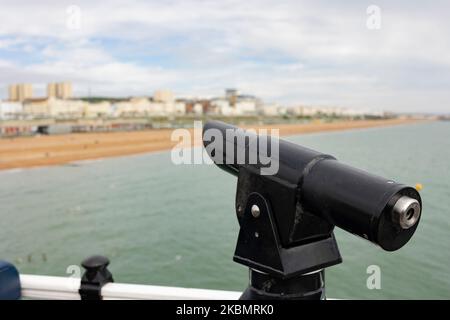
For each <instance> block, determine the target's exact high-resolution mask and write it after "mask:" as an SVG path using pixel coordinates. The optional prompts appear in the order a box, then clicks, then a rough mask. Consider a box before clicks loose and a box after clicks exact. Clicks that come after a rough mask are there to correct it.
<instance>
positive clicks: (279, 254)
mask: <svg viewBox="0 0 450 320" xmlns="http://www.w3.org/2000/svg"><path fill="white" fill-rule="evenodd" d="M262 180H264V181H262ZM274 183H275V184H278V181H273V180H272V179H271V177H269V176H262V175H259V174H256V173H254V172H252V169H251V168H242V169H241V170H240V173H239V177H238V188H237V193H236V213H237V217H238V220H239V224H240V231H239V236H238V241H237V245H236V250H235V253H234V257H233V260H234V261H236V262H238V263H240V264H243V265H246V266H248V267H249V268H251V269H253V270H257V271H259V272H262V273H266V274H270V275H272V276H275V277H277V278H282V279H286V278H293V277H296V276H299V275H302V274H306V273H309V272H313V271H316V270H320V269H323V268H325V267H329V266H332V265H335V264H338V263H341V262H342V258H341V256H340V253H339V250H338V247H337V243H336V240H335V238H334V234H333V232H332V229H331V232H329V233H328V234H327V235H324V234H318V235H317V237H314V235H311V234H310V233H309V234H308V237H305V239H303V241H302V239H300V241H299V240H298V239H297V241H296V242H295V243H293V244H291V245H289V246H283V244H282V242H281V238H280V228H279V226H278V222H279V221H277V217H278V216H279V215H287V214H288V213H289V210H291V211H292V210H293V211H294V212H295V211H296V210H298V208H296V206H297V204H296V201H295V200H293V201H289V199H290V198H291V197H290V196H289V186H287V187H286V190H284V197H285V198H284V199H283V200H284V203H282V204H281V206H280V204H279V203H278V205H277V209H279V210H280V211H282V212H274V211H273V205H272V204H273V200H275V199H272V198H273V196H274V194H272V193H271V192H270V191H271V190H270V189H271V188H270V186H271V185H274ZM277 189H279V186H277ZM296 192H297V190H294V193H296ZM275 196H276V195H275ZM293 199H295V194H294V197H293ZM303 218H304V219H306V218H307V216H304V217H303ZM300 220H301V219H300ZM300 223H302V222H300ZM305 223H307V221H305Z"/></svg>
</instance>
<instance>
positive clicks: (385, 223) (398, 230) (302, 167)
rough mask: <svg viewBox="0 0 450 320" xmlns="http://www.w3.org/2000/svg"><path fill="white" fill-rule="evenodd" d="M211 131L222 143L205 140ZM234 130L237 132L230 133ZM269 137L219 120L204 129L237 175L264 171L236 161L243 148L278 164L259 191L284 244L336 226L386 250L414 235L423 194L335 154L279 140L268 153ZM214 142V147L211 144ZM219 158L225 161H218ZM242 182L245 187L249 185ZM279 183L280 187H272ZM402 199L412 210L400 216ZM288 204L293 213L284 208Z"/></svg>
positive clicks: (258, 165) (215, 153)
mask: <svg viewBox="0 0 450 320" xmlns="http://www.w3.org/2000/svg"><path fill="white" fill-rule="evenodd" d="M209 129H214V130H216V132H220V133H221V134H222V138H223V140H222V142H221V143H220V142H219V141H215V142H214V140H213V139H210V141H207V140H208V139H209V135H205V132H207V131H208V130H209ZM214 130H213V131H214ZM227 131H228V135H227ZM232 132H234V134H230V133H232ZM213 133H214V132H213ZM219 137H220V136H219ZM267 138H268V139H267V141H268V142H267V143H262V144H260V143H252V141H253V142H255V141H258V142H259V141H260V139H261V136H256V135H255V134H250V133H248V132H246V131H244V130H242V129H238V128H237V127H234V126H231V125H229V124H226V123H223V122H219V121H211V122H208V123H206V124H205V126H204V144H205V148H206V149H207V151H208V152H209V154H210V156H211V158H212V159H213V160H214V161H215V162H216V164H218V165H219V166H220V167H222V168H223V169H225V170H227V171H228V172H231V173H233V174H234V175H237V176H239V175H240V174H241V171H243V169H244V171H249V172H252V173H255V172H258V171H259V172H260V169H261V168H262V167H264V165H263V164H261V163H260V161H258V162H257V163H237V162H238V161H237V160H238V159H237V156H236V155H237V154H238V153H239V152H243V151H244V150H245V152H246V153H247V155H248V154H249V153H252V152H253V153H257V154H258V155H261V154H262V153H265V154H266V155H267V156H268V158H269V159H270V160H271V161H272V165H273V163H275V162H276V161H277V162H278V171H277V172H276V173H275V174H273V175H266V176H264V175H261V173H257V174H258V175H259V176H260V177H261V179H259V180H260V181H259V186H257V187H258V189H263V190H262V193H265V196H266V197H267V198H269V199H270V202H271V203H270V205H271V206H272V209H273V211H274V212H275V213H276V214H275V219H276V224H277V229H278V230H277V231H278V234H279V236H280V240H281V243H282V245H283V246H286V247H289V246H292V245H295V244H296V243H297V242H299V243H301V242H307V241H311V240H314V238H321V237H324V236H326V235H327V234H329V233H330V232H331V231H332V229H333V227H334V226H335V225H336V226H338V227H339V228H342V229H344V230H346V231H348V232H350V233H353V234H356V235H358V236H361V237H363V238H365V239H367V240H369V241H371V242H373V243H375V244H378V245H379V246H381V247H382V248H383V249H385V250H388V251H393V250H397V249H399V248H400V247H402V246H403V245H404V244H406V243H407V242H408V240H409V239H410V238H411V236H412V235H413V234H414V231H415V229H416V228H417V224H418V221H419V219H420V211H421V206H422V202H421V198H420V195H419V193H418V192H417V191H416V190H415V189H414V188H412V187H408V186H406V185H403V184H400V183H396V182H394V181H392V180H389V179H385V178H382V177H379V176H376V175H373V174H370V173H367V172H365V171H362V170H359V169H356V168H353V167H351V166H348V165H345V164H343V163H340V162H339V161H337V160H336V159H335V158H334V157H333V156H330V155H327V154H323V153H320V152H317V151H314V150H311V149H308V148H305V147H302V146H299V145H296V144H293V143H291V142H288V141H283V140H281V139H277V141H278V143H277V144H275V147H277V148H278V150H279V151H278V153H276V152H272V154H270V152H271V151H273V150H270V141H271V138H270V137H267ZM252 139H253V140H252ZM254 139H256V140H254ZM211 140H212V141H211ZM212 142H214V144H213V145H210V144H211V143H212ZM212 147H214V149H212ZM273 147H274V146H272V148H273ZM230 150H231V153H232V154H233V155H232V156H231V157H230V156H228V155H227V153H230ZM211 152H212V153H213V154H211ZM219 155H220V157H218V156H219ZM221 157H222V158H223V159H224V161H223V162H224V163H218V162H217V160H218V159H219V160H220V158H221ZM247 160H248V156H247ZM243 175H246V174H245V173H244V174H243ZM247 179H248V177H247ZM240 182H241V181H240ZM247 182H248V181H247ZM242 183H243V184H245V181H242ZM275 184H276V185H278V187H277V188H271V189H268V187H269V186H271V185H272V186H273V185H275ZM239 188H240V186H239V185H238V193H237V202H238V203H237V205H238V206H239V205H241V206H242V205H243V204H242V203H239V201H240V200H242V199H239V197H240V196H242V195H240V194H239ZM264 189H265V190H264ZM269 192H272V194H268V193H269ZM243 196H245V195H243ZM402 197H404V198H403V199H408V200H409V202H408V203H409V204H410V206H409V207H408V206H406V207H405V206H404V207H403V208H400V209H403V212H398V211H399V210H398V208H396V209H395V210H394V207H395V206H396V204H397V207H398V201H399V199H400V198H402ZM289 204H290V205H291V206H293V207H295V210H292V211H289V210H283V209H285V208H286V205H288V206H289ZM280 210H282V212H280ZM408 219H409V221H408ZM402 221H406V222H410V225H405V224H403V225H402V223H401V222H402Z"/></svg>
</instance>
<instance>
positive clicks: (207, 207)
mask: <svg viewBox="0 0 450 320" xmlns="http://www.w3.org/2000/svg"><path fill="white" fill-rule="evenodd" d="M288 139H289V140H291V141H293V142H296V143H299V144H302V145H304V146H307V147H310V148H313V149H317V150H320V151H322V152H325V153H330V154H332V155H334V156H336V157H337V158H338V159H339V160H341V161H343V162H346V163H348V164H350V165H353V166H356V167H359V168H361V169H365V170H368V171H370V172H372V173H375V174H379V175H381V176H384V177H386V178H391V179H394V180H396V181H399V182H402V183H405V184H409V185H415V184H416V183H422V184H423V186H424V188H423V190H422V191H421V195H422V198H423V202H424V209H423V216H422V219H421V222H420V225H419V227H418V229H417V232H416V234H415V236H414V237H413V238H412V240H411V241H410V242H409V243H408V244H407V245H406V246H405V247H403V248H402V249H401V250H399V251H397V252H385V251H383V250H381V249H380V248H378V247H376V246H375V245H373V244H371V243H369V242H366V241H363V240H362V239H360V238H357V237H355V236H353V235H349V234H346V233H344V232H343V231H340V230H336V237H337V240H338V243H339V246H340V250H341V254H342V257H343V259H344V262H343V263H342V264H340V265H338V266H334V267H331V268H329V269H327V271H326V285H327V295H328V296H329V297H333V298H369V299H379V298H387V299H392V298H395V299H397V298H398V299H402V298H425V299H427V298H446V299H449V298H450V274H449V265H450V235H449V233H450V122H433V123H420V124H413V125H402V126H395V127H386V128H374V129H363V130H352V131H344V132H336V133H320V134H310V135H301V136H295V137H289V138H288ZM0 161H1V154H0ZM236 182H237V180H236V178H235V177H232V176H230V175H229V174H227V173H225V172H224V171H222V170H220V169H218V168H217V167H215V166H212V165H190V166H188V165H178V166H177V165H174V164H172V162H171V161H170V152H163V153H153V154H144V155H135V156H127V157H118V158H111V159H102V160H93V161H84V162H77V163H73V164H69V165H63V166H54V167H44V168H36V169H23V170H21V169H20V170H9V171H0V259H4V260H9V261H11V262H13V263H15V264H16V266H17V267H18V269H19V270H20V272H22V273H29V274H45V275H57V276H67V275H68V274H67V273H66V271H67V268H68V267H69V266H70V265H79V264H80V262H81V261H82V259H83V258H85V257H87V256H89V255H91V254H103V255H106V256H108V257H109V258H110V260H111V265H110V269H111V271H112V273H113V275H114V278H115V280H116V282H129V283H143V284H154V285H169V286H183V287H196V288H211V289H226V290H238V291H240V290H243V289H244V288H245V287H246V285H247V282H248V279H247V277H248V275H247V270H246V268H245V267H243V266H241V265H238V264H236V263H234V262H232V256H233V252H234V246H235V242H236V239H237V234H238V223H237V220H236V217H235V213H234V195H235V186H236ZM370 265H377V266H379V267H380V270H381V289H379V290H377V289H373V290H369V289H368V288H367V286H366V280H367V277H368V276H369V275H368V274H367V267H368V266H370Z"/></svg>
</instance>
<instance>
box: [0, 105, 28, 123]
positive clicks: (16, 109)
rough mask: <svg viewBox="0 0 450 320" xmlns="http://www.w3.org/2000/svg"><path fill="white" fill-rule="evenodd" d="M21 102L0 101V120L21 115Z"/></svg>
mask: <svg viewBox="0 0 450 320" xmlns="http://www.w3.org/2000/svg"><path fill="white" fill-rule="evenodd" d="M22 112H23V105H22V103H21V102H15V101H14V102H13V101H0V120H9V119H17V118H19V117H20V116H21V115H22Z"/></svg>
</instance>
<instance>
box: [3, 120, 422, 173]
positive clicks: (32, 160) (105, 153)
mask: <svg viewBox="0 0 450 320" xmlns="http://www.w3.org/2000/svg"><path fill="white" fill-rule="evenodd" d="M419 121H420V120H410V119H388V120H354V121H338V122H331V123H307V124H274V125H270V126H268V125H264V126H260V125H255V126H246V128H254V129H270V128H275V129H279V131H280V136H289V135H298V134H308V133H318V132H333V131H345V130H352V129H365V128H374V127H385V126H394V125H401V124H412V123H417V122H419ZM188 130H189V131H190V132H191V134H192V131H193V129H188ZM172 131H173V129H155V130H146V131H131V132H109V133H72V134H66V135H54V136H34V137H19V138H5V139H0V170H11V169H24V168H32V167H41V166H51V165H61V164H67V163H72V162H77V161H85V160H95V159H100V158H110V157H118V156H126V155H133V154H142V153H150V152H158V151H166V150H170V149H171V148H172V147H174V146H175V145H177V144H178V142H177V141H171V139H170V137H171V134H172ZM193 145H194V146H195V145H201V141H194V142H193Z"/></svg>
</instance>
